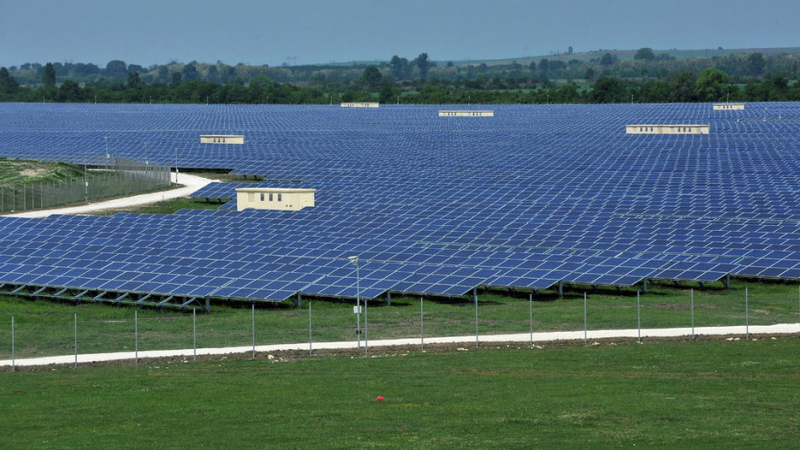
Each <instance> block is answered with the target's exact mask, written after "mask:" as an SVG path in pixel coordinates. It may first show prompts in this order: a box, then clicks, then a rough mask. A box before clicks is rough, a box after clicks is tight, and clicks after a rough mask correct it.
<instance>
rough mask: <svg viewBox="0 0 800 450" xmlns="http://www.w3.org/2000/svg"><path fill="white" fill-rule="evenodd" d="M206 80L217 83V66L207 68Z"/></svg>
mask: <svg viewBox="0 0 800 450" xmlns="http://www.w3.org/2000/svg"><path fill="white" fill-rule="evenodd" d="M206 79H207V80H208V81H212V82H214V83H219V69H217V66H209V68H208V75H206Z"/></svg>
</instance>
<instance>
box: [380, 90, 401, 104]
mask: <svg viewBox="0 0 800 450" xmlns="http://www.w3.org/2000/svg"><path fill="white" fill-rule="evenodd" d="M402 93H403V91H402V90H401V89H400V88H399V87H396V86H384V87H382V88H381V90H380V92H378V101H379V102H381V103H396V102H399V100H398V97H400V94H402Z"/></svg>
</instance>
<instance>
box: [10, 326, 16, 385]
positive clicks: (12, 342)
mask: <svg viewBox="0 0 800 450" xmlns="http://www.w3.org/2000/svg"><path fill="white" fill-rule="evenodd" d="M16 370H17V358H16V353H15V352H14V316H11V371H12V372H14V371H16Z"/></svg>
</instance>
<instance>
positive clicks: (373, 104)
mask: <svg viewBox="0 0 800 450" xmlns="http://www.w3.org/2000/svg"><path fill="white" fill-rule="evenodd" d="M378 106H380V103H378V102H355V103H342V108H377V107H378Z"/></svg>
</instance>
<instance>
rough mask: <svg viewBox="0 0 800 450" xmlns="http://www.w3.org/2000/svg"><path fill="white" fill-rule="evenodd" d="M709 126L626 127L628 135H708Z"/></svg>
mask: <svg viewBox="0 0 800 450" xmlns="http://www.w3.org/2000/svg"><path fill="white" fill-rule="evenodd" d="M709 130H710V126H709V125H625V132H626V133H627V134H708V133H709Z"/></svg>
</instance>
